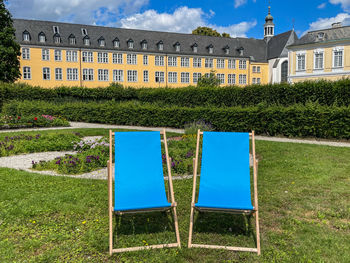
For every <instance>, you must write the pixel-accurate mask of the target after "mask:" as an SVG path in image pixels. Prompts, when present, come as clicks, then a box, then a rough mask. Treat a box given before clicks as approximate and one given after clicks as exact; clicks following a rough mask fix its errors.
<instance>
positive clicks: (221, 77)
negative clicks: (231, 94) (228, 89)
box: [216, 73, 225, 84]
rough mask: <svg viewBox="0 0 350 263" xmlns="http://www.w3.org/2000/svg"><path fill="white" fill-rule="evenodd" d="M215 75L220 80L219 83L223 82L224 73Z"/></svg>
mask: <svg viewBox="0 0 350 263" xmlns="http://www.w3.org/2000/svg"><path fill="white" fill-rule="evenodd" d="M216 77H217V78H218V80H219V81H220V84H225V74H222V73H218V74H216Z"/></svg>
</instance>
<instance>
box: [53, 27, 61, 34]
mask: <svg viewBox="0 0 350 263" xmlns="http://www.w3.org/2000/svg"><path fill="white" fill-rule="evenodd" d="M53 33H54V34H59V33H60V28H59V27H58V26H53Z"/></svg>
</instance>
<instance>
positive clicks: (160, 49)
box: [157, 41, 164, 51]
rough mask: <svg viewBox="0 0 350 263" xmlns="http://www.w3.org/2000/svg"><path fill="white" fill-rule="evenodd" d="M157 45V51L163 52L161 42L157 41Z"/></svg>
mask: <svg viewBox="0 0 350 263" xmlns="http://www.w3.org/2000/svg"><path fill="white" fill-rule="evenodd" d="M157 45H158V50H159V51H163V49H164V45H163V41H159V42H158V44H157Z"/></svg>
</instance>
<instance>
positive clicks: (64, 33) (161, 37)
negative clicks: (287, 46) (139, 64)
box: [14, 19, 267, 62]
mask: <svg viewBox="0 0 350 263" xmlns="http://www.w3.org/2000/svg"><path fill="white" fill-rule="evenodd" d="M53 26H59V31H60V36H61V38H62V42H61V43H60V44H55V43H54V39H53V35H54V31H53ZM14 27H15V29H16V38H17V41H18V42H19V43H20V44H28V42H24V41H23V38H22V33H23V32H24V31H25V30H27V31H28V32H29V33H30V36H31V41H30V43H29V44H30V45H40V46H57V45H59V46H62V47H71V48H72V47H77V48H84V49H86V48H93V49H105V50H121V51H130V49H129V48H128V46H127V41H128V40H130V39H132V40H133V41H134V42H135V45H134V48H133V49H132V50H133V51H140V52H144V50H142V47H141V45H140V43H141V41H142V40H144V39H145V40H147V43H148V48H147V51H148V52H156V53H174V54H179V52H176V51H175V47H174V46H173V45H174V43H176V42H179V43H180V44H181V52H180V54H184V55H189V54H190V55H201V56H223V57H246V58H251V60H253V61H256V62H266V61H267V56H266V55H267V52H266V50H267V44H266V42H265V41H264V40H262V39H253V38H225V37H211V36H199V35H192V34H180V33H169V32H157V31H147V30H138V29H125V28H113V27H102V26H90V25H80V24H69V23H59V22H49V21H37V20H25V19H14ZM82 28H85V29H86V30H87V36H89V38H90V42H91V43H90V46H89V47H88V46H85V45H84V43H83V38H84V36H83V35H82ZM40 32H44V33H45V35H46V39H47V41H46V42H45V43H40V42H39V40H38V34H39V33H40ZM71 34H73V35H74V36H75V37H76V44H75V45H70V44H69V41H68V37H69V36H70V35H71ZM101 36H103V37H104V38H105V41H106V43H105V46H104V47H100V46H99V44H98V39H99V38H100V37H101ZM116 38H118V39H119V41H120V47H119V48H114V46H113V40H114V39H116ZM160 41H163V43H164V49H163V51H159V50H158V47H157V43H159V42H160ZM195 43H197V44H198V51H197V53H193V49H192V46H193V44H195ZM211 44H212V45H213V46H214V52H213V54H209V52H208V49H207V47H208V46H209V45H211ZM225 46H229V47H230V54H229V55H226V54H225V50H224V49H223V48H224V47H225ZM240 47H244V54H243V56H240V55H239V51H238V50H237V49H239V48H240Z"/></svg>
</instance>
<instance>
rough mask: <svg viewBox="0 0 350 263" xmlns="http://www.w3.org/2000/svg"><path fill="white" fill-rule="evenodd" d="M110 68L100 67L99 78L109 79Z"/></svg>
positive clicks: (100, 79) (101, 79)
mask: <svg viewBox="0 0 350 263" xmlns="http://www.w3.org/2000/svg"><path fill="white" fill-rule="evenodd" d="M108 79H109V78H108V69H99V70H98V80H99V81H108Z"/></svg>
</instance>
